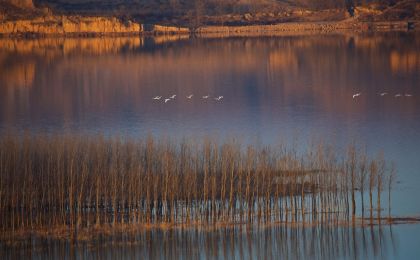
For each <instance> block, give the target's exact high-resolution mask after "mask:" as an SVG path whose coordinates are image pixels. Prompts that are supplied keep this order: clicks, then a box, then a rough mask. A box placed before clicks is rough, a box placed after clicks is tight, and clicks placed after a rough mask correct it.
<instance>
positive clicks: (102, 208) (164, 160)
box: [0, 136, 395, 238]
mask: <svg viewBox="0 0 420 260" xmlns="http://www.w3.org/2000/svg"><path fill="white" fill-rule="evenodd" d="M394 179H395V170H394V169H393V167H390V166H389V165H388V164H386V163H385V161H384V160H383V159H381V157H377V158H373V159H370V158H368V157H367V155H366V154H365V153H363V152H362V151H361V150H359V149H357V148H356V147H354V146H349V147H348V149H347V151H346V153H345V154H344V155H343V156H340V155H338V154H337V153H336V152H335V151H334V149H332V147H330V146H328V145H325V144H322V143H319V144H316V145H310V146H308V149H307V151H306V152H304V153H299V152H298V151H297V150H296V148H294V147H288V146H285V145H281V144H280V145H276V146H270V147H265V146H251V145H249V146H243V145H241V144H240V143H238V142H234V141H232V142H224V143H217V142H215V141H212V140H204V141H203V142H201V143H192V142H188V141H182V142H171V141H169V140H164V139H154V138H151V137H150V138H147V139H145V140H130V139H121V138H103V137H83V136H27V137H17V136H3V137H1V138H0V230H1V234H2V237H9V238H10V237H14V236H15V235H16V236H20V235H22V234H28V233H29V234H30V233H31V232H35V233H37V232H38V233H42V231H43V230H47V229H48V230H67V231H66V232H69V231H70V233H72V232H75V231H78V230H81V231H83V230H108V229H111V230H112V228H113V227H115V228H117V227H118V226H120V227H130V228H133V229H136V228H142V227H147V226H152V227H154V226H162V225H164V226H167V227H169V226H176V227H179V226H181V227H182V226H189V225H193V226H194V225H196V224H198V225H211V226H217V225H229V224H235V223H250V224H252V223H266V224H268V223H274V222H281V223H285V224H287V225H293V224H297V223H304V224H307V225H310V224H313V223H326V222H328V223H330V224H336V225H340V223H342V222H343V221H347V222H349V221H353V223H354V222H355V221H358V216H357V215H358V211H357V210H356V209H360V210H359V212H360V214H361V216H362V219H363V218H364V217H365V216H368V217H369V219H370V222H371V223H374V222H375V221H376V219H378V218H379V219H381V212H382V210H383V209H382V207H381V201H383V200H388V203H389V204H390V203H391V189H392V185H393V182H394ZM385 191H387V193H386V192H385ZM357 194H359V195H360V196H358V195H357ZM385 195H388V196H385ZM384 196H385V199H384ZM389 210H390V209H389ZM388 214H389V215H390V211H389V212H388ZM363 221H364V220H363ZM367 222H368V221H367ZM66 232H65V233H66ZM53 233H55V232H53ZM58 234H60V233H59V232H58ZM66 234H68V233H66Z"/></svg>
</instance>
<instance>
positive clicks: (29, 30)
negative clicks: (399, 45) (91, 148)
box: [0, 16, 420, 38]
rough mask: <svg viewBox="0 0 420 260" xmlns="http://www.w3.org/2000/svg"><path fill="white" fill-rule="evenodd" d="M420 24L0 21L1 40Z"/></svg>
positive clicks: (418, 24)
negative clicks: (190, 25)
mask: <svg viewBox="0 0 420 260" xmlns="http://www.w3.org/2000/svg"><path fill="white" fill-rule="evenodd" d="M419 28H420V21H410V20H401V21H378V22H367V21H359V20H358V19H356V18H349V19H345V20H341V21H328V22H287V23H278V24H273V25H238V26H216V25H214V26H213V25H211V26H201V27H198V28H196V29H192V28H187V27H176V26H163V25H154V24H148V25H146V24H141V23H137V22H133V21H121V20H119V19H117V18H115V17H79V16H74V17H73V16H51V17H44V18H36V19H32V20H16V21H5V22H0V37H3V38H16V37H28V38H31V37H50V36H66V37H67V36H69V37H99V36H135V35H142V36H148V35H187V34H188V35H203V36H206V35H209V36H213V37H214V36H258V35H273V36H282V35H290V34H296V33H333V32H348V31H351V32H378V31H419Z"/></svg>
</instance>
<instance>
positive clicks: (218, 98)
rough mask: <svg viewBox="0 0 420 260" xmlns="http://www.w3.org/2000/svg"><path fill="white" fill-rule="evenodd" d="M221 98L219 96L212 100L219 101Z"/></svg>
mask: <svg viewBox="0 0 420 260" xmlns="http://www.w3.org/2000/svg"><path fill="white" fill-rule="evenodd" d="M222 98H223V96H219V97H217V98H215V99H214V100H217V101H219V100H221V99H222Z"/></svg>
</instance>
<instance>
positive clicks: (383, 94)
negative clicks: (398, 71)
mask: <svg viewBox="0 0 420 260" xmlns="http://www.w3.org/2000/svg"><path fill="white" fill-rule="evenodd" d="M379 95H381V97H383V96H385V95H388V93H386V92H382V93H381V94H379Z"/></svg>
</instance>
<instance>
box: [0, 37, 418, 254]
mask: <svg viewBox="0 0 420 260" xmlns="http://www.w3.org/2000/svg"><path fill="white" fill-rule="evenodd" d="M419 48H420V35H418V34H414V33H378V34H345V35H341V34H340V35H318V36H289V37H261V38H252V37H251V38H242V37H238V38H222V39H203V38H189V37H158V38H137V37H133V38H86V39H71V38H68V39H60V38H54V39H35V40H25V39H15V40H12V39H0V132H1V133H2V134H5V133H7V132H10V131H13V132H21V133H24V132H30V133H45V132H47V133H88V134H96V133H104V134H106V135H120V136H127V135H130V136H134V137H145V136H147V135H148V134H153V135H156V136H162V135H165V136H169V137H173V138H183V137H187V138H188V137H192V138H200V137H203V136H213V137H216V138H220V139H224V138H230V137H235V138H238V139H240V140H242V141H244V142H259V143H264V144H273V143H276V142H278V141H279V140H283V141H286V142H290V141H291V140H295V139H294V138H295V137H297V138H298V139H297V140H298V142H300V143H301V144H306V141H307V140H308V139H311V138H320V139H324V140H327V141H328V142H333V143H335V144H336V145H337V146H338V147H343V146H345V145H346V144H348V143H350V142H352V141H357V142H358V143H359V144H361V145H363V146H366V147H367V148H366V149H367V150H368V152H371V153H376V152H378V151H383V152H384V155H385V157H386V158H387V159H389V160H392V161H394V162H395V163H396V166H397V169H398V172H399V177H398V185H397V187H396V192H394V197H393V200H394V205H393V214H394V215H398V216H406V215H419V214H420V207H419V203H418V199H417V198H418V197H419V196H420V191H419V189H418V187H419V186H420V160H418V153H419V152H420V148H419V147H420V84H419V80H420V53H419V52H418V49H419ZM358 92H360V93H361V95H360V96H359V97H357V98H353V94H355V93H358ZM384 92H386V93H387V94H386V95H383V96H381V95H380V93H384ZM173 94H175V95H177V96H176V98H175V99H173V100H170V101H169V102H167V103H164V101H163V99H164V98H167V97H169V96H171V95H173ZM190 94H193V95H194V96H193V98H192V99H187V98H186V96H187V95H190ZM398 94H400V95H401V96H400V97H396V95H398ZM205 95H209V96H210V97H209V98H208V99H203V98H202V96H205ZM154 96H163V98H162V100H160V101H156V100H153V97H154ZM218 96H223V97H224V98H223V99H222V100H220V101H216V100H214V97H218ZM384 207H387V205H384ZM418 229H419V226H418V225H415V226H412V227H411V228H410V227H407V226H396V227H395V230H396V231H395V232H396V233H397V234H398V236H396V237H397V238H396V239H397V240H398V241H407V243H405V242H400V243H395V252H394V253H395V256H403V255H400V253H402V252H412V255H414V254H417V255H418V254H420V251H419V250H420V249H418V247H416V246H415V245H412V244H410V243H409V242H410V241H412V239H415V237H416V233H415V232H413V230H418ZM261 232H262V231H261ZM264 232H268V233H271V232H274V230H269V231H264ZM264 232H262V233H261V235H258V236H259V237H260V238H262V237H265V236H266V234H265V233H264ZM357 232H359V231H357ZM235 234H236V233H235ZM258 234H259V233H258ZM299 234H300V233H299ZM253 235H254V236H255V234H253ZM233 236H235V240H234V242H231V243H233V244H234V245H236V244H237V243H239V244H245V243H246V242H245V238H244V237H243V236H242V235H233ZM273 236H274V237H276V236H275V235H273ZM299 236H300V238H299V239H298V240H299V241H300V242H299V243H301V242H302V241H303V237H302V235H299ZM158 237H159V236H158ZM163 237H166V235H163ZM154 239H156V240H159V239H160V238H155V237H153V236H152V242H151V243H154V242H153V241H154ZM168 239H169V238H168ZM201 239H204V238H203V237H201V238H200V239H199V241H201ZM258 240H259V239H257V238H256V239H255V241H252V245H251V246H250V247H251V248H258V246H257V245H255V244H254V243H259V242H258ZM238 241H239V242H238ZM156 243H158V242H157V241H156ZM173 243H175V244H177V243H183V242H179V241H175V242H173ZM197 243H199V242H197ZM239 244H238V245H237V246H239ZM274 244H276V245H277V246H281V244H282V243H281V242H278V241H277V242H276V243H274ZM342 244H343V243H341V242H340V243H337V246H338V247H341V246H343V245H342ZM410 245H411V246H410ZM407 247H408V248H407ZM140 248H142V247H141V246H140ZM171 248H172V247H171ZM181 248H182V246H181ZM143 249H144V248H143ZM138 250H141V249H138ZM150 250H152V249H150ZM153 250H155V249H153ZM169 250H170V252H172V251H173V250H178V249H169ZM276 250H277V249H276ZM387 250H389V247H388V246H387V247H386V252H388V253H389V251H387ZM403 250H404V251H403ZM227 251H228V254H233V255H235V256H236V255H237V254H240V251H239V250H238V249H237V247H229V248H228V249H227ZM256 251H257V249H256ZM326 251H327V252H332V251H331V250H329V249H326ZM142 252H143V251H142ZM200 252H201V251H200ZM149 253H150V252H149ZM247 254H249V255H250V256H254V257H255V258H259V255H258V253H255V251H253V253H249V252H248V253H247ZM273 254H274V255H278V254H279V251H274V252H273ZM355 254H356V255H357V254H358V253H357V252H355V249H352V250H350V251H349V253H348V254H344V253H343V254H341V255H338V256H337V257H350V258H352V256H354V255H355ZM385 255H386V254H385ZM333 256H334V255H333ZM367 256H371V257H374V256H375V254H373V253H367ZM200 257H201V255H200ZM237 258H241V257H240V255H238V256H237ZM332 258H333V257H332ZM390 258H392V257H390Z"/></svg>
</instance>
